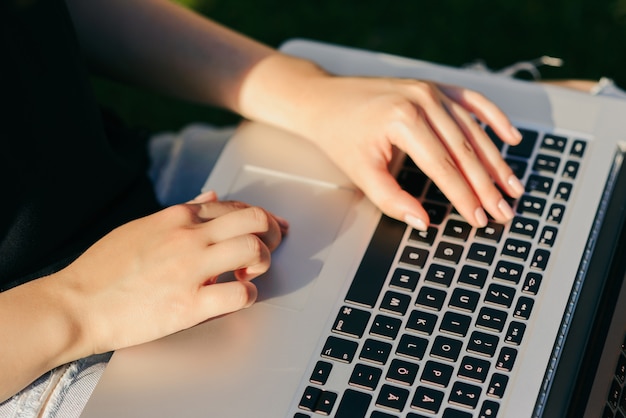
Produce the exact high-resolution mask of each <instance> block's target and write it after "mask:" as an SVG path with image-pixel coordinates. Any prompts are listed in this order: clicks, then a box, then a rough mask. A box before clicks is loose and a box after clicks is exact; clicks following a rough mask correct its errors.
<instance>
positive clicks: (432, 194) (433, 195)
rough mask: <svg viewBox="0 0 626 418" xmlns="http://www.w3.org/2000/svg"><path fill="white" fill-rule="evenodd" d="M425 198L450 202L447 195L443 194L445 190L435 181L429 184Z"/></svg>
mask: <svg viewBox="0 0 626 418" xmlns="http://www.w3.org/2000/svg"><path fill="white" fill-rule="evenodd" d="M425 198H426V199H427V200H432V201H433V202H439V203H445V204H447V203H450V201H449V200H448V198H447V197H446V195H444V194H443V192H442V191H441V190H440V189H439V187H437V185H436V184H435V183H430V186H428V191H427V192H426V196H425Z"/></svg>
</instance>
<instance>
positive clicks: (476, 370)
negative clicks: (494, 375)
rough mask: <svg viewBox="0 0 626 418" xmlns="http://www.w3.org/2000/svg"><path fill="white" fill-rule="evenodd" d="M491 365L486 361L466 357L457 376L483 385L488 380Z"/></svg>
mask: <svg viewBox="0 0 626 418" xmlns="http://www.w3.org/2000/svg"><path fill="white" fill-rule="evenodd" d="M490 365H491V364H490V363H489V362H488V361H486V360H482V359H479V358H476V357H470V356H465V357H463V360H462V361H461V366H460V367H459V371H458V373H457V375H458V376H459V377H462V378H464V379H467V380H471V381H473V382H479V383H483V382H484V381H485V380H487V374H488V373H489V366H490Z"/></svg>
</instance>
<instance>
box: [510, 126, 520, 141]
mask: <svg viewBox="0 0 626 418" xmlns="http://www.w3.org/2000/svg"><path fill="white" fill-rule="evenodd" d="M511 134H513V136H514V137H515V139H517V140H518V141H521V140H522V133H521V132H520V131H519V129H517V128H516V127H515V126H512V127H511Z"/></svg>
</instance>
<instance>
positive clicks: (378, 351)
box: [359, 338, 391, 364]
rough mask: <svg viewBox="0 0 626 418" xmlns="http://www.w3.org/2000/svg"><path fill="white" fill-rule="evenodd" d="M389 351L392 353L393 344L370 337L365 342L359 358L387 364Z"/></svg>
mask: <svg viewBox="0 0 626 418" xmlns="http://www.w3.org/2000/svg"><path fill="white" fill-rule="evenodd" d="M389 353H391V344H389V343H386V342H383V341H378V340H373V339H371V338H370V339H367V340H365V342H364V343H363V348H362V349H361V353H360V354H359V359H361V360H367V361H370V362H372V363H376V364H385V363H386V362H387V358H389Z"/></svg>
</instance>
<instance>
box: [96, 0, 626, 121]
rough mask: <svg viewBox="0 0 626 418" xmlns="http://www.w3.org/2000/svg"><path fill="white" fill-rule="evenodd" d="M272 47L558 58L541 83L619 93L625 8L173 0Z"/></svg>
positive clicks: (556, 3)
mask: <svg viewBox="0 0 626 418" xmlns="http://www.w3.org/2000/svg"><path fill="white" fill-rule="evenodd" d="M179 1H180V2H181V3H184V4H186V5H188V6H189V7H192V8H194V9H196V10H198V11H199V12H200V13H203V14H206V15H207V16H209V17H211V18H213V19H215V20H217V21H219V22H221V23H223V24H225V25H227V26H230V27H232V28H234V29H236V30H239V31H241V32H243V33H245V34H247V35H249V36H252V37H254V38H256V39H258V40H260V41H262V42H264V43H266V44H269V45H271V46H274V47H277V46H279V45H280V44H281V43H282V42H283V41H284V40H286V39H289V38H294V37H304V38H310V39H316V40H320V41H325V42H332V43H338V44H343V45H348V46H353V47H358V48H366V49H374V50H379V51H384V52H388V53H393V54H399V55H404V56H408V57H414V58H419V59H424V60H429V61H435V62H439V63H443V64H448V65H455V66H456V65H462V64H465V63H468V62H473V61H475V60H477V59H480V60H483V61H484V62H485V63H486V64H487V65H488V66H489V67H490V68H493V69H499V68H502V67H504V66H506V65H509V64H510V63H512V62H515V61H518V60H525V59H533V58H536V57H539V56H542V55H551V56H555V57H559V58H562V59H563V60H564V65H563V66H562V67H560V68H546V69H545V70H543V74H544V77H546V78H588V79H598V78H599V77H601V76H607V77H611V78H613V79H614V80H615V81H616V82H617V83H618V85H622V86H626V0H527V1H520V0H517V1H512V0H474V1H472V0H429V1H426V0H386V1H380V0H379V1H373V0H358V1H356V0H349V1H348V0H293V1H284V0H179ZM95 85H96V90H97V94H98V95H99V97H100V98H101V100H102V101H103V102H105V103H107V104H109V105H111V106H113V107H115V108H117V109H118V111H119V112H120V114H121V115H122V116H123V117H124V118H125V119H126V120H127V121H129V122H130V123H133V124H139V125H144V126H148V127H150V128H153V129H157V130H162V129H178V128H179V127H180V126H182V125H184V124H186V123H189V122H193V121H198V120H202V121H208V122H211V123H214V124H217V125H223V124H230V123H234V122H235V121H236V120H237V118H236V117H235V116H234V115H231V114H229V113H228V112H224V111H219V110H215V109H207V108H204V107H201V106H197V105H190V104H186V103H181V102H178V101H175V100H170V99H167V98H164V97H160V96H157V95H153V94H150V93H147V92H144V91H139V90H135V89H130V88H127V87H125V86H121V85H118V84H113V83H109V82H104V81H102V80H96V81H95Z"/></svg>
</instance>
